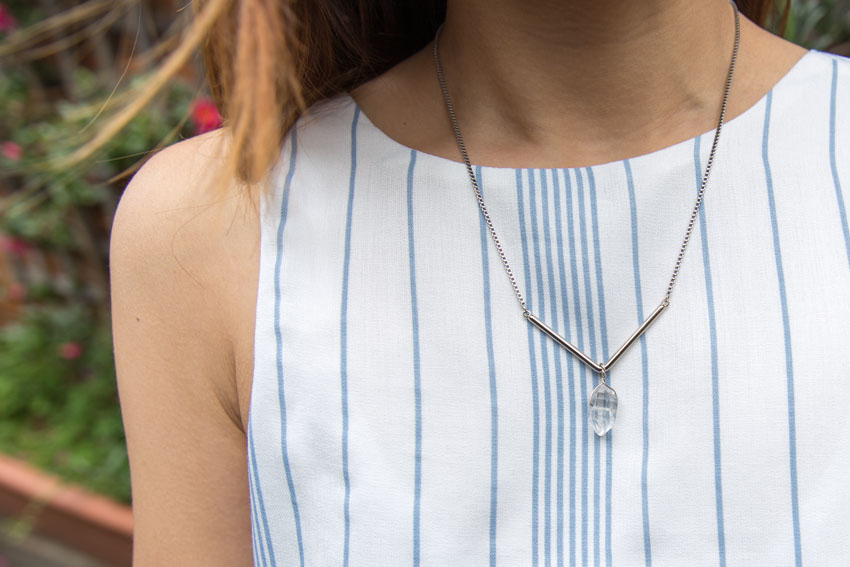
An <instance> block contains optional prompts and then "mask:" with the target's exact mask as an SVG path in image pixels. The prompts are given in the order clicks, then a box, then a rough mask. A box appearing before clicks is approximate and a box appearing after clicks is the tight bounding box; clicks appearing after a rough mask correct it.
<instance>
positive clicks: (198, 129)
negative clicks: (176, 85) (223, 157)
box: [192, 98, 221, 135]
mask: <svg viewBox="0 0 850 567" xmlns="http://www.w3.org/2000/svg"><path fill="white" fill-rule="evenodd" d="M192 121H193V122H194V123H195V135H198V134H203V133H204V132H209V131H210V130H215V129H216V128H218V127H219V126H221V114H219V113H218V109H217V108H216V107H215V103H214V102H213V101H212V100H210V99H208V98H202V99H200V100H196V101H195V104H194V106H193V107H192Z"/></svg>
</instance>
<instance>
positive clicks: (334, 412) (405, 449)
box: [248, 50, 850, 567]
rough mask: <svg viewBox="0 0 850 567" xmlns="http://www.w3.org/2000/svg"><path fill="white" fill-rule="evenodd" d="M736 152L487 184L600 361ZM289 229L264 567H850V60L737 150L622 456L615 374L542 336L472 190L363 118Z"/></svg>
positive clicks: (436, 160) (267, 360)
mask: <svg viewBox="0 0 850 567" xmlns="http://www.w3.org/2000/svg"><path fill="white" fill-rule="evenodd" d="M733 96H734V95H733ZM447 127H448V126H447ZM713 134H714V132H713V131H711V132H706V133H704V134H702V135H700V136H698V137H696V138H694V139H691V140H686V141H683V142H680V143H677V144H674V145H672V146H670V147H667V148H664V149H661V150H658V151H655V152H652V153H649V154H646V155H642V156H638V157H634V158H631V159H627V160H622V161H615V162H611V163H606V164H603V165H595V166H592V167H581V168H557V169H556V168H553V169H542V168H530V169H513V168H503V167H490V166H485V167H476V168H475V170H476V175H477V176H478V179H479V180H480V183H481V189H482V193H483V195H484V198H485V200H486V203H487V206H488V208H489V211H490V214H491V218H492V221H493V223H494V226H495V228H496V230H497V232H498V234H499V237H500V239H501V242H502V245H503V247H504V251H505V254H506V255H507V258H508V261H509V262H510V263H511V265H512V268H513V271H514V274H515V276H516V278H517V283H518V285H519V288H520V290H521V291H522V293H523V294H524V296H525V298H526V300H527V302H528V306H529V308H530V309H531V311H532V312H533V313H535V314H536V315H537V316H538V317H539V318H540V319H542V320H543V321H544V322H546V323H547V324H548V325H549V326H551V327H553V328H554V329H555V330H556V331H558V332H559V333H561V334H562V335H564V336H565V337H566V338H567V339H568V340H570V341H572V342H574V343H575V344H577V345H578V346H579V348H581V349H583V350H584V351H585V352H587V353H588V354H590V355H591V356H592V357H593V358H594V359H595V360H607V358H608V357H609V356H610V355H611V354H612V353H613V352H614V350H615V349H616V348H617V347H619V346H620V344H622V342H623V341H624V340H625V339H626V338H627V337H628V336H629V335H630V334H631V333H632V332H633V331H634V330H635V329H636V328H637V326H638V325H639V323H640V322H641V321H642V320H643V319H644V318H645V317H646V316H647V315H648V314H649V313H650V312H651V311H652V310H653V309H654V308H655V307H656V306H657V305H658V304H659V303H660V302H661V300H662V298H663V296H664V292H665V290H666V286H667V283H668V281H669V279H670V275H671V272H672V269H673V265H674V263H675V260H676V256H677V254H678V251H679V247H680V245H681V242H682V238H683V236H684V231H685V229H686V226H687V221H688V216H689V215H690V213H691V211H692V208H693V205H694V200H695V197H696V194H697V190H698V188H699V183H700V180H701V175H702V172H703V170H704V167H705V163H706V159H707V157H708V154H709V150H710V146H711V142H712V137H713ZM261 207H262V208H261V222H262V248H261V258H260V272H259V292H258V298H257V306H256V336H255V343H254V355H255V362H254V375H253V380H254V382H253V388H252V397H251V405H250V417H249V430H248V468H249V476H250V481H251V482H250V495H251V512H252V520H253V537H254V542H253V543H254V561H255V564H256V565H258V566H263V567H265V566H283V565H317V566H324V565H334V566H336V565H343V566H347V565H352V566H361V565H363V566H384V565H414V566H417V565H423V566H425V565H427V566H448V565H463V566H475V565H488V564H489V565H507V566H523V565H534V566H536V565H546V566H548V565H559V566H560V565H593V566H601V565H604V566H607V567H609V566H634V565H671V566H681V565H688V566H702V565H707V566H709V565H710V566H717V565H720V566H724V565H730V566H731V565H754V564H759V565H771V566H774V567H776V566H784V565H815V566H831V565H848V564H850V485H848V480H849V479H850V417H848V411H850V348H848V342H850V230H849V229H848V211H847V209H848V207H850V60H848V59H846V58H842V57H838V56H835V55H831V54H827V53H824V52H820V51H814V50H813V51H809V52H808V53H807V54H806V55H805V56H804V57H803V58H802V59H801V60H800V61H799V62H798V63H797V64H796V65H795V67H794V68H793V69H791V71H790V72H789V73H788V74H787V75H786V76H784V77H783V78H782V79H781V80H780V81H779V83H778V84H777V85H775V86H774V88H773V89H772V90H771V91H770V92H769V93H768V94H767V95H766V96H765V97H764V98H762V99H761V100H760V101H759V102H758V103H757V104H755V105H754V106H753V107H751V108H750V109H748V110H747V111H746V112H744V113H743V114H742V115H740V116H737V117H735V118H734V119H732V120H731V121H729V122H727V123H726V124H725V125H724V126H723V134H722V136H721V139H720V145H719V148H718V150H717V155H716V162H715V164H714V168H713V170H712V173H711V177H710V179H709V181H708V186H707V189H706V193H705V200H704V202H703V206H702V209H701V211H700V213H699V216H698V220H697V224H696V226H695V228H694V232H693V236H692V239H691V244H690V246H689V247H688V250H687V254H686V255H685V258H684V262H683V263H682V266H681V273H680V275H679V278H678V281H677V284H676V287H675V289H674V292H673V295H672V300H671V303H670V306H669V307H668V308H667V309H666V310H665V311H664V313H663V314H662V315H661V317H660V318H659V319H658V320H657V321H656V322H655V323H654V324H653V326H652V327H650V329H649V330H648V331H647V333H646V334H645V335H644V336H643V337H642V338H641V339H640V340H639V341H638V342H636V343H635V344H634V345H633V346H632V347H631V348H630V349H629V350H628V351H627V352H626V353H625V355H623V357H622V358H621V359H620V360H619V361H618V362H617V364H616V365H614V367H613V369H612V370H611V372H610V373H609V376H608V378H609V380H608V381H609V384H611V386H612V387H613V388H615V389H616V391H617V393H618V395H619V401H620V407H619V411H618V414H617V420H616V424H615V426H614V429H613V430H612V431H611V432H610V433H609V434H608V435H607V436H605V437H603V438H599V437H597V436H596V434H595V433H594V432H593V429H592V427H591V426H590V425H589V423H588V396H589V394H590V391H591V390H592V388H593V387H594V386H596V384H597V383H598V376H597V375H596V373H594V372H593V371H591V370H589V369H587V368H585V367H584V365H583V364H581V363H580V362H578V361H577V360H575V359H574V358H573V357H572V355H570V354H569V353H567V352H566V351H564V350H563V349H562V348H561V347H559V346H558V345H557V344H556V343H555V342H553V341H552V340H551V339H549V338H548V337H547V336H545V335H544V334H543V333H541V332H540V331H539V330H537V329H536V328H534V327H532V326H531V324H530V323H529V322H528V321H526V320H525V319H524V318H523V316H522V311H521V309H520V307H519V305H518V303H517V300H516V297H515V296H514V293H513V290H512V288H511V284H510V281H509V279H508V277H507V275H506V273H505V271H504V269H503V266H502V264H501V262H500V259H499V256H498V253H497V251H496V249H495V245H494V243H493V241H492V239H491V237H490V235H489V233H488V232H487V228H486V225H485V224H484V221H483V219H482V215H481V213H480V210H479V208H478V203H477V201H476V198H475V194H474V192H473V190H472V188H471V186H470V182H469V178H468V177H467V173H466V169H465V166H464V165H463V163H460V162H456V161H452V160H449V159H446V158H442V157H437V156H434V155H430V154H426V153H423V152H421V151H417V150H414V149H411V148H409V147H405V146H404V145H402V144H401V143H399V142H396V141H394V140H393V139H391V138H389V137H388V136H387V135H386V134H385V133H383V132H382V131H381V130H379V129H378V128H377V127H376V126H375V125H374V124H372V123H371V122H370V121H369V119H368V118H367V116H366V115H365V114H364V113H362V112H361V111H360V109H359V107H358V106H357V105H356V103H355V101H354V100H353V99H352V98H351V97H350V96H349V95H347V94H342V95H339V96H336V97H334V98H333V99H330V100H327V101H323V102H321V103H319V104H317V105H315V106H314V107H313V109H312V111H311V112H310V113H309V114H307V115H304V116H303V117H302V118H301V119H299V120H298V122H297V123H296V126H295V127H294V128H293V129H292V130H290V133H289V134H288V136H287V138H286V141H285V144H284V147H283V154H282V159H281V162H280V166H279V169H278V171H277V173H276V185H275V190H274V192H273V194H272V195H271V198H270V199H268V200H266V199H264V200H263V202H262V205H261Z"/></svg>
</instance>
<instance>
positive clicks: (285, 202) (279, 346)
mask: <svg viewBox="0 0 850 567" xmlns="http://www.w3.org/2000/svg"><path fill="white" fill-rule="evenodd" d="M295 133H296V127H295V126H293V127H292V128H291V135H290V137H289V139H290V147H291V151H290V153H289V171H288V172H287V174H286V181H285V183H284V187H283V198H282V200H281V205H280V222H279V224H278V227H277V246H276V250H277V257H276V259H275V265H274V336H275V346H276V351H277V383H278V400H279V402H280V451H281V456H282V458H283V469H284V471H285V472H286V484H287V486H288V487H289V499H290V500H291V501H292V514H293V516H294V517H295V536H296V539H297V540H298V556H299V559H300V563H301V566H302V567H303V566H304V542H303V541H302V539H301V516H300V515H299V513H298V500H297V498H296V497H295V484H294V483H293V481H292V471H291V470H290V467H289V453H288V450H287V447H286V397H285V394H284V386H283V341H282V339H281V334H280V265H281V260H282V256H283V229H284V227H285V226H286V213H287V209H288V206H289V193H290V189H291V187H292V175H293V174H294V173H295V155H296V152H297V149H298V147H297V140H298V138H297V137H296V135H295ZM272 565H274V557H272Z"/></svg>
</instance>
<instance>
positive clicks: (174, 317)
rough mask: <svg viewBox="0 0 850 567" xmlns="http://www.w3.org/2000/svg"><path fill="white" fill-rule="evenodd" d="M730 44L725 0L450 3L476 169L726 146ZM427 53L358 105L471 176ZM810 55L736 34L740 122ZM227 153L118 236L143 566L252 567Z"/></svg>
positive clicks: (249, 335) (450, 30) (124, 373)
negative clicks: (722, 136) (216, 194)
mask: <svg viewBox="0 0 850 567" xmlns="http://www.w3.org/2000/svg"><path fill="white" fill-rule="evenodd" d="M733 37H734V20H733V16H732V10H731V7H730V6H729V4H728V3H727V1H726V0H705V1H703V2H693V1H692V0H663V1H662V0H658V1H656V0H645V1H643V2H614V1H613V0H574V1H573V2H570V3H565V2H555V1H552V0H548V1H547V0H536V1H534V2H529V1H528V0H524V1H520V0H465V1H464V2H455V1H451V0H450V1H449V3H448V12H447V21H446V24H445V28H444V31H443V35H442V38H441V44H440V47H441V53H442V59H443V64H444V69H445V73H446V80H447V82H448V84H449V89H450V92H451V94H452V96H453V99H454V102H455V106H456V110H457V112H458V116H459V120H460V121H461V127H462V128H463V134H464V138H465V140H466V143H467V146H468V148H469V149H470V159H471V160H472V162H473V163H476V164H481V165H492V166H500V167H578V166H586V165H594V164H599V163H605V162H609V161H613V160H619V159H624V158H626V157H631V156H636V155H641V154H645V153H648V152H652V151H655V150H658V149H660V148H662V147H666V146H669V145H672V144H674V143H677V142H680V141H682V140H686V139H689V138H692V137H694V136H696V135H697V134H699V133H702V132H705V131H708V130H711V129H713V128H714V126H715V125H716V120H717V112H718V109H719V105H720V100H721V96H722V89H723V85H724V80H725V76H726V72H727V69H728V64H729V58H730V56H731V49H732V42H733ZM508 45H509V46H510V49H507V48H506V47H507V46H508ZM670 46H676V47H675V48H672V47H670ZM431 49H432V45H431V44H429V45H428V46H426V47H425V48H424V49H423V50H422V51H420V52H419V53H417V54H414V55H413V56H411V57H410V58H408V59H407V60H405V61H403V62H401V63H399V64H398V65H396V66H395V67H394V68H392V69H390V70H389V71H387V72H385V73H384V74H383V75H381V76H379V77H377V78H375V79H373V80H371V81H369V82H367V83H365V84H364V85H361V86H360V87H358V88H357V89H355V90H354V91H353V92H352V96H354V98H355V99H356V100H357V102H358V104H359V105H360V107H361V109H362V110H363V112H364V113H365V114H366V115H367V116H368V117H369V119H370V120H371V121H372V122H373V123H374V124H375V125H376V126H378V127H379V128H380V129H382V130H383V131H384V132H385V133H386V134H387V135H388V136H390V137H391V138H393V139H395V140H397V141H399V142H401V143H402V144H404V145H407V146H410V147H414V148H417V149H418V150H420V151H423V152H426V153H431V154H435V155H438V156H441V157H445V158H447V159H452V160H455V161H460V156H459V155H458V150H457V147H456V145H455V140H454V136H453V134H452V132H451V129H450V126H449V124H448V122H447V120H445V119H444V118H445V116H446V113H445V107H444V103H443V100H442V95H441V93H440V90H439V84H438V83H437V81H436V78H435V74H434V68H433V59H432V51H431ZM804 53H805V50H804V49H802V48H800V47H798V46H796V45H794V44H791V43H789V42H787V41H785V40H782V39H780V38H778V37H776V36H774V35H772V34H770V33H768V32H765V31H763V30H762V29H761V28H759V27H758V26H756V25H755V24H753V23H752V22H750V21H749V20H747V19H746V18H744V17H743V16H742V17H741V52H740V55H739V59H738V64H737V66H736V71H735V81H734V85H733V89H732V93H731V95H730V101H729V107H728V111H727V120H731V119H734V117H736V116H737V115H739V114H741V113H742V112H743V111H745V110H746V109H748V108H750V107H751V106H752V105H754V104H755V103H756V102H757V101H758V100H759V99H760V98H761V97H762V96H764V95H765V94H766V93H767V91H768V90H769V89H770V87H771V86H773V85H774V84H775V83H776V82H777V81H778V80H779V79H780V78H781V77H782V76H783V75H784V74H785V73H787V72H788V70H789V69H790V68H791V67H792V66H793V65H794V63H796V62H797V60H799V58H800V57H802V55H803V54H804ZM435 117H439V118H440V119H439V120H437V119H435ZM222 140H223V137H222V136H221V133H220V132H213V133H210V134H206V135H203V136H198V137H196V138H192V139H189V140H186V141H184V142H181V143H178V144H176V145H174V146H171V147H169V148H167V149H165V150H163V151H162V152H160V153H159V154H157V155H156V156H155V157H154V158H153V159H152V160H150V161H149V162H148V163H147V164H146V165H145V166H144V167H143V168H142V169H141V170H140V172H139V173H138V174H137V175H136V176H135V177H134V178H133V180H132V182H131V183H130V185H129V186H128V187H127V189H126V190H125V192H124V194H123V196H122V198H121V201H120V203H119V207H118V211H117V213H116V217H115V221H114V224H113V229H112V237H111V242H110V258H111V260H110V270H111V283H112V314H113V335H114V344H115V358H116V369H117V372H118V386H119V394H120V402H121V409H122V414H123V418H124V424H125V429H126V432H127V445H128V451H129V454H130V467H131V475H132V483H133V499H134V517H135V543H134V565H135V566H136V567H149V566H159V565H204V566H207V567H209V566H217V565H222V566H224V565H226V566H229V567H232V566H238V565H252V559H253V558H252V552H251V533H250V529H251V521H250V508H249V493H248V478H247V470H246V463H247V457H246V434H245V432H246V431H247V423H248V408H249V404H250V393H251V379H252V372H253V341H254V322H255V321H254V315H255V306H256V299H257V295H256V292H257V273H258V270H259V237H260V228H259V218H258V210H259V202H258V201H257V197H256V195H257V192H256V191H253V192H251V193H250V194H246V193H242V192H240V191H238V190H237V189H235V188H231V191H230V193H229V194H228V195H227V196H226V197H225V198H219V199H215V198H213V197H212V196H211V195H212V194H213V193H211V191H210V188H211V186H212V184H213V183H214V181H215V179H214V178H213V176H212V175H213V174H212V173H211V172H214V170H215V166H216V165H217V164H218V163H220V161H221V159H222V154H223V151H224V150H223V147H222V144H223V143H222ZM246 195H248V196H246Z"/></svg>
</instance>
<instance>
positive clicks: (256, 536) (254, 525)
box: [248, 426, 266, 567]
mask: <svg viewBox="0 0 850 567" xmlns="http://www.w3.org/2000/svg"><path fill="white" fill-rule="evenodd" d="M249 427H250V426H249ZM248 459H250V454H249V455H248ZM248 497H249V498H250V499H251V552H252V554H253V555H254V563H253V564H254V565H255V566H256V565H260V566H261V567H266V561H265V559H266V558H265V557H263V558H262V561H261V560H260V556H259V550H260V546H261V545H262V544H261V543H260V541H261V539H260V522H259V520H258V518H257V507H258V505H257V503H256V502H257V496H256V495H255V494H254V481H253V480H252V472H251V465H250V464H249V465H248Z"/></svg>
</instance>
